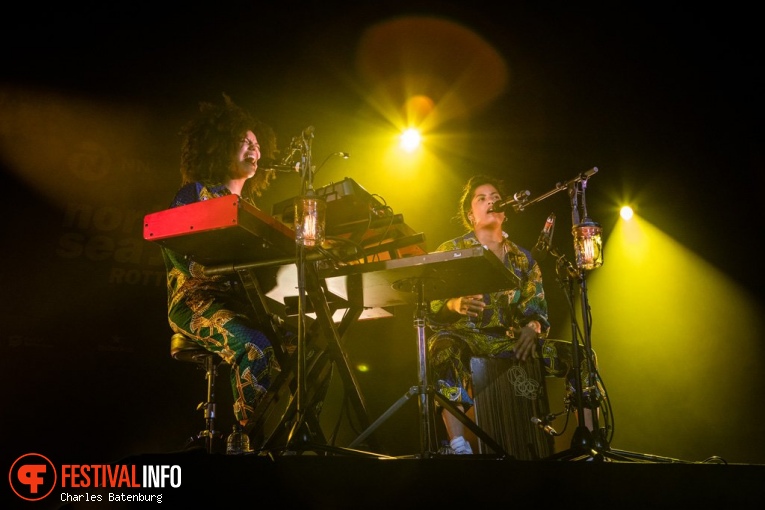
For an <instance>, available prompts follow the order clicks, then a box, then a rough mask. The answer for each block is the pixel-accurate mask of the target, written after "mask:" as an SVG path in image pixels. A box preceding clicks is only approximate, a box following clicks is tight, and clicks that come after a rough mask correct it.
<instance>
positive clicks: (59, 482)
mask: <svg viewBox="0 0 765 510" xmlns="http://www.w3.org/2000/svg"><path fill="white" fill-rule="evenodd" d="M8 481H9V482H10V485H11V489H12V490H13V492H14V494H15V495H16V496H18V497H19V498H20V499H22V500H25V501H32V502H34V501H41V500H44V499H46V498H51V497H55V498H57V499H58V500H59V501H60V502H61V503H69V502H90V501H92V502H153V503H162V494H161V493H156V492H153V491H152V492H150V491H142V489H164V488H173V489H177V488H179V487H180V486H181V467H180V466H177V465H151V466H149V465H147V466H138V465H135V464H61V465H59V466H58V467H56V465H54V464H53V462H51V461H50V460H49V459H48V458H47V457H45V456H44V455H40V454H39V453H27V454H24V455H21V456H20V457H19V458H18V459H16V460H15V461H14V462H13V464H12V465H11V469H10V471H9V473H8ZM57 488H58V489H60V490H59V492H58V495H57V496H55V495H53V496H52V494H53V492H54V491H55V490H56V489H57Z"/></svg>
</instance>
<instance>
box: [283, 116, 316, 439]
mask: <svg viewBox="0 0 765 510" xmlns="http://www.w3.org/2000/svg"><path fill="white" fill-rule="evenodd" d="M312 141H313V129H306V130H305V131H304V132H303V134H302V136H300V137H295V138H293V140H292V145H291V150H292V153H291V154H292V155H294V154H295V153H299V154H300V162H299V164H298V166H299V168H300V169H301V170H302V175H301V186H300V195H299V197H298V200H301V199H302V197H305V196H311V195H313V193H314V191H313V171H312V168H311V145H312V143H311V142H312ZM301 206H302V204H301ZM295 216H296V218H297V217H298V215H297V214H296V215H295ZM296 244H297V247H296V249H297V253H296V262H297V283H298V332H297V335H298V338H297V371H296V372H297V375H296V389H295V421H294V423H293V425H292V429H291V430H290V432H289V434H288V436H287V448H288V449H289V447H290V446H293V444H294V442H295V441H297V440H298V439H300V440H302V441H306V439H307V437H306V436H308V437H310V435H311V433H310V431H305V430H301V429H303V427H304V426H306V402H305V393H306V391H307V387H306V373H305V371H306V310H308V309H309V307H308V305H307V302H306V300H307V296H306V281H307V278H306V266H307V265H308V264H310V263H311V262H310V261H309V260H308V257H307V254H306V248H305V243H303V242H300V241H298V242H297V243H296ZM298 436H299V438H298Z"/></svg>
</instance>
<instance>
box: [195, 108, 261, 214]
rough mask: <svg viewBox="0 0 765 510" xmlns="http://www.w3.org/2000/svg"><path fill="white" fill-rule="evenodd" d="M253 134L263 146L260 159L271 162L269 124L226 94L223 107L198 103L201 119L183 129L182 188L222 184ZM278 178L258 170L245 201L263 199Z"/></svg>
mask: <svg viewBox="0 0 765 510" xmlns="http://www.w3.org/2000/svg"><path fill="white" fill-rule="evenodd" d="M247 131H252V132H253V134H255V136H256V137H257V139H258V143H259V144H260V151H261V157H263V158H265V157H267V158H272V157H273V156H274V153H275V152H276V135H275V133H274V131H273V129H272V128H271V127H270V126H268V125H267V124H265V123H263V122H261V121H260V120H258V119H257V118H255V117H253V116H252V115H250V114H249V113H248V112H247V111H245V110H244V109H242V108H240V107H239V106H237V105H236V104H234V102H233V101H232V100H231V98H230V97H229V96H228V95H226V94H223V104H220V105H216V104H212V103H207V102H201V103H199V115H197V117H196V118H194V119H193V120H191V121H189V122H188V123H187V124H185V125H184V126H183V127H182V128H181V132H180V135H181V137H182V143H181V185H184V184H188V183H190V182H197V181H199V182H202V183H204V184H207V185H214V184H220V183H221V182H223V181H225V180H226V178H227V177H228V172H229V168H230V165H231V155H232V154H233V153H234V152H235V151H236V150H237V148H238V147H239V145H240V144H241V143H242V138H244V136H245V135H246V133H247ZM274 177H275V171H274V170H271V169H268V170H266V169H262V168H258V171H257V172H256V173H255V175H254V176H253V177H252V178H250V179H247V181H246V183H245V187H244V190H243V191H242V193H243V195H247V196H243V198H249V199H252V198H254V197H255V196H257V197H259V196H261V194H262V192H263V191H264V190H265V189H266V188H268V186H269V185H270V183H271V180H272V179H273V178H274Z"/></svg>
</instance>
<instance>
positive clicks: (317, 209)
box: [295, 192, 327, 248]
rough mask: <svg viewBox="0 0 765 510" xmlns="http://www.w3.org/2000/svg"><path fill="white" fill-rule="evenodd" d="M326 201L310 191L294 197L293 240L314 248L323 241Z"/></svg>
mask: <svg viewBox="0 0 765 510" xmlns="http://www.w3.org/2000/svg"><path fill="white" fill-rule="evenodd" d="M326 218H327V202H325V201H324V200H323V199H322V198H319V197H317V196H315V195H313V194H312V193H310V192H309V193H308V194H307V195H304V196H301V197H297V198H296V199H295V242H297V243H298V244H299V245H302V246H304V247H306V248H315V247H316V246H320V245H321V243H323V242H324V232H325V225H326Z"/></svg>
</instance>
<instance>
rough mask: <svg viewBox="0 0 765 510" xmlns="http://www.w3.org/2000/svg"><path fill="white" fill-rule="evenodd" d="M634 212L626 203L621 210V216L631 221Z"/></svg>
mask: <svg viewBox="0 0 765 510" xmlns="http://www.w3.org/2000/svg"><path fill="white" fill-rule="evenodd" d="M633 214H634V211H633V210H632V207H630V206H628V205H625V206H624V207H622V208H621V209H620V210H619V216H621V217H622V219H623V220H627V221H629V220H630V219H632V215H633Z"/></svg>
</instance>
